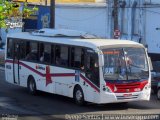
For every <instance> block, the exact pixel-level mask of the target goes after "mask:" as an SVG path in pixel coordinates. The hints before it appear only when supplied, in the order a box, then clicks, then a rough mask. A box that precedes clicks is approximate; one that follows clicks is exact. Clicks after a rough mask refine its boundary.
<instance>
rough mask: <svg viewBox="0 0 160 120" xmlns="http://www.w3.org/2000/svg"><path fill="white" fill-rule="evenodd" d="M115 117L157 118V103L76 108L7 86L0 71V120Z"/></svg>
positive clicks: (159, 106)
mask: <svg viewBox="0 0 160 120" xmlns="http://www.w3.org/2000/svg"><path fill="white" fill-rule="evenodd" d="M79 114H80V115H79ZM116 114H118V115H121V114H123V115H129V116H130V115H131V114H134V115H136V114H141V115H142V114H143V115H144V114H145V115H148V114H154V115H160V101H158V100H157V99H156V96H155V95H152V96H151V100H150V101H145V102H144V101H142V102H131V103H128V104H125V105H124V104H105V105H96V104H87V105H86V106H78V105H76V104H75V103H74V102H73V100H72V99H70V98H67V97H62V96H58V95H53V94H48V93H44V92H39V94H38V95H37V96H33V95H30V94H29V93H28V91H27V89H26V88H22V87H19V86H15V85H11V84H8V83H6V82H5V77H4V71H3V70H0V119H2V120H5V118H10V119H7V120H54V119H55V120H63V119H68V120H72V119H74V120H80V119H83V120H86V119H94V120H95V119H101V117H102V116H103V117H104V116H108V115H116ZM89 115H90V116H89ZM99 116H101V117H99ZM152 118H153V116H152ZM105 119H108V118H105ZM112 119H115V118H112ZM157 119H160V118H158V116H155V119H154V120H157ZM127 120H128V119H127ZM150 120H152V119H150Z"/></svg>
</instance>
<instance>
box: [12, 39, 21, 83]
mask: <svg viewBox="0 0 160 120" xmlns="http://www.w3.org/2000/svg"><path fill="white" fill-rule="evenodd" d="M13 53H14V54H13V77H14V83H15V84H20V82H19V69H20V67H19V58H20V42H18V41H16V40H15V41H14V52H13Z"/></svg>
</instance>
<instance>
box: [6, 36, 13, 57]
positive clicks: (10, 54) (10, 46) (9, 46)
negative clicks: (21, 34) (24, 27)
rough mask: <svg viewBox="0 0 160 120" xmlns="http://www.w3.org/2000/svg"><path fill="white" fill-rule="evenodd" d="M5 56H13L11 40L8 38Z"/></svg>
mask: <svg viewBox="0 0 160 120" xmlns="http://www.w3.org/2000/svg"><path fill="white" fill-rule="evenodd" d="M7 58H11V59H12V58H13V40H12V39H8V41H7Z"/></svg>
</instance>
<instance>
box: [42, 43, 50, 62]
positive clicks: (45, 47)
mask: <svg viewBox="0 0 160 120" xmlns="http://www.w3.org/2000/svg"><path fill="white" fill-rule="evenodd" d="M39 51H40V57H39V60H40V62H42V63H47V64H49V63H50V62H51V45H49V44H43V43H41V44H40V50H39Z"/></svg>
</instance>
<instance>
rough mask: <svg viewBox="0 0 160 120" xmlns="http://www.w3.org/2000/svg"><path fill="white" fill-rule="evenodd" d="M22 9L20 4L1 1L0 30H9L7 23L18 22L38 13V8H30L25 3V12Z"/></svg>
mask: <svg viewBox="0 0 160 120" xmlns="http://www.w3.org/2000/svg"><path fill="white" fill-rule="evenodd" d="M20 7H21V4H20V3H18V2H12V1H11V2H9V1H6V0H0V28H9V26H8V25H7V22H9V21H10V22H13V21H14V22H18V21H20V20H22V18H28V17H29V16H30V15H32V14H34V13H35V12H36V11H38V8H37V7H33V8H29V7H28V4H27V3H24V8H23V10H20Z"/></svg>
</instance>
